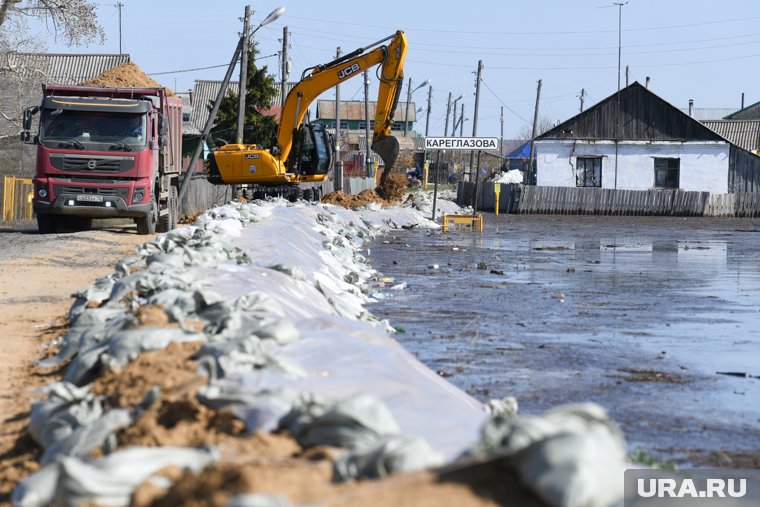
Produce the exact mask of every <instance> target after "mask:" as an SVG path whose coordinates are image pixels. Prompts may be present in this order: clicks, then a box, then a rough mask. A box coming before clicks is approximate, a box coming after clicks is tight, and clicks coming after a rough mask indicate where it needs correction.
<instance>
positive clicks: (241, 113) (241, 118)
mask: <svg viewBox="0 0 760 507" xmlns="http://www.w3.org/2000/svg"><path fill="white" fill-rule="evenodd" d="M250 21H251V6H250V5H246V6H245V14H244V15H243V35H242V36H241V37H242V40H243V54H242V55H241V58H240V86H239V90H238V118H237V120H238V121H237V144H243V128H244V125H245V95H246V92H247V91H248V86H247V84H248V51H249V47H248V32H249V29H250V26H249V23H250Z"/></svg>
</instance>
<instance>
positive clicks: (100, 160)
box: [50, 153, 135, 174]
mask: <svg viewBox="0 0 760 507" xmlns="http://www.w3.org/2000/svg"><path fill="white" fill-rule="evenodd" d="M50 165H51V166H53V167H55V168H56V169H58V170H59V171H66V172H76V173H105V174H118V173H123V172H127V171H129V170H130V169H132V168H133V167H134V165H135V159H134V158H133V157H114V156H103V155H101V156H88V155H71V154H69V155H65V154H61V153H52V154H51V155H50Z"/></svg>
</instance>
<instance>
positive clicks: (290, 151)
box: [206, 31, 407, 200]
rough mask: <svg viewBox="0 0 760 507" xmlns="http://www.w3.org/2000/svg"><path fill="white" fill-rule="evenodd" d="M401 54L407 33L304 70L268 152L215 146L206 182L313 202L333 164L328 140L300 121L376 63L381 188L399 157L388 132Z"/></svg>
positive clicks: (254, 147) (249, 147)
mask: <svg viewBox="0 0 760 507" xmlns="http://www.w3.org/2000/svg"><path fill="white" fill-rule="evenodd" d="M388 41H390V42H388ZM385 43H387V44H385ZM406 50H407V42H406V35H405V34H404V32H402V31H397V32H396V33H395V34H393V35H391V36H389V37H386V38H384V39H381V40H379V41H377V42H375V43H374V44H371V45H369V46H367V47H364V48H359V49H357V50H355V51H353V52H351V53H349V54H347V55H344V56H342V57H340V58H337V59H336V60H333V61H331V62H329V63H326V64H323V65H317V66H315V67H311V68H309V69H306V70H305V71H304V73H303V75H302V77H301V80H300V81H299V82H298V84H296V85H295V86H294V87H293V89H292V90H291V91H290V93H288V96H287V98H286V99H285V103H284V105H283V108H282V113H281V117H280V124H279V127H278V129H277V141H276V142H277V144H276V145H275V146H272V147H271V148H269V149H265V148H261V147H259V146H258V145H255V144H247V145H246V144H226V145H224V146H222V147H220V148H219V149H217V150H216V151H214V152H212V153H211V154H210V155H209V158H208V160H207V162H206V177H207V179H208V181H210V182H211V183H214V184H230V185H248V188H249V189H250V190H251V193H252V195H253V196H254V197H259V196H263V195H281V196H283V197H287V198H289V199H291V200H295V199H297V198H300V197H307V196H308V197H307V198H314V199H316V200H318V198H319V185H318V183H319V182H321V181H323V180H324V179H325V178H326V177H327V174H328V173H329V171H330V170H331V169H332V166H333V142H332V138H331V136H330V134H328V132H327V131H326V130H325V129H324V128H323V127H322V126H321V125H311V124H309V123H306V124H305V123H303V119H304V116H306V111H307V109H308V107H309V105H310V104H311V103H312V102H313V101H314V100H315V99H316V98H317V97H318V96H319V95H320V94H321V93H322V92H324V91H326V90H329V89H330V88H332V87H334V86H335V85H337V84H340V83H342V82H344V81H347V80H349V79H351V78H352V77H355V76H358V75H360V74H361V73H362V72H363V71H364V70H366V69H368V68H370V67H373V66H375V65H380V67H379V68H378V78H379V79H380V89H379V92H378V97H377V109H376V115H375V127H374V132H373V136H372V151H374V152H375V153H377V154H378V155H379V156H380V158H381V159H382V160H383V163H384V165H385V169H384V171H383V174H382V176H381V179H380V187H382V186H383V183H384V182H385V179H386V178H387V176H388V174H390V170H391V168H392V167H393V164H394V163H395V161H396V158H397V157H398V149H399V147H398V140H397V139H396V138H395V137H393V136H391V135H390V134H391V126H392V125H393V115H394V112H395V110H396V105H397V104H398V98H399V93H400V92H401V85H402V81H403V78H404V72H403V69H404V59H405V57H406ZM307 73H309V74H308V75H307ZM304 191H306V193H305V192H304Z"/></svg>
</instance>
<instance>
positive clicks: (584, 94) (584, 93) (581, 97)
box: [578, 88, 586, 113]
mask: <svg viewBox="0 0 760 507" xmlns="http://www.w3.org/2000/svg"><path fill="white" fill-rule="evenodd" d="M585 96H586V89H585V88H581V94H580V95H579V96H578V97H579V98H580V99H581V111H580V112H581V113H582V112H583V98H584V97H585Z"/></svg>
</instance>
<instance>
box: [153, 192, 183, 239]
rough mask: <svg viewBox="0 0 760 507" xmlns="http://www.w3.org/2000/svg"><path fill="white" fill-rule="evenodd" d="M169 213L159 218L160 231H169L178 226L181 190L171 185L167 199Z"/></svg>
mask: <svg viewBox="0 0 760 507" xmlns="http://www.w3.org/2000/svg"><path fill="white" fill-rule="evenodd" d="M166 208H167V210H168V213H166V214H164V215H161V217H160V218H159V220H158V232H169V231H171V230H172V229H174V228H175V227H177V219H178V218H179V192H177V187H175V186H171V187H169V198H168V200H167V201H166Z"/></svg>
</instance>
